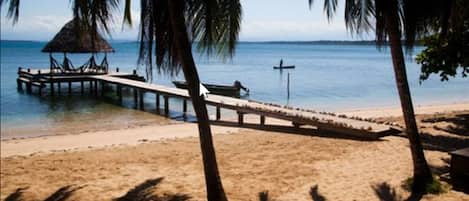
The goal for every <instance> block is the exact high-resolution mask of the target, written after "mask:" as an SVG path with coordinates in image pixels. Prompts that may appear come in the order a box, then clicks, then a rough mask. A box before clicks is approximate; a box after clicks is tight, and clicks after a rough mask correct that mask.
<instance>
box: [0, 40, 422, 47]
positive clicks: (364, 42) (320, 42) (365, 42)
mask: <svg viewBox="0 0 469 201" xmlns="http://www.w3.org/2000/svg"><path fill="white" fill-rule="evenodd" d="M109 41H110V42H111V43H138V41H135V40H109ZM0 42H30V43H46V42H47V41H42V40H8V39H7V40H0ZM238 43H239V44H296V45H376V41H375V40H313V41H239V42H238ZM383 45H387V43H384V44H383ZM416 46H421V44H417V45H416Z"/></svg>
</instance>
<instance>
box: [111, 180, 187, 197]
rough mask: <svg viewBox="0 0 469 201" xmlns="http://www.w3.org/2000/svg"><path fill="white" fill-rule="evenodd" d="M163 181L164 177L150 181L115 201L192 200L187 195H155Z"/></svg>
mask: <svg viewBox="0 0 469 201" xmlns="http://www.w3.org/2000/svg"><path fill="white" fill-rule="evenodd" d="M161 181H163V177H160V178H156V179H148V180H146V181H144V182H143V183H141V184H139V185H137V186H135V187H134V188H133V189H130V190H129V191H128V192H127V193H126V194H125V195H123V196H122V197H119V198H116V199H113V201H186V200H188V199H190V196H188V195H186V194H163V195H156V194H154V190H155V189H156V187H157V186H158V184H160V183H161Z"/></svg>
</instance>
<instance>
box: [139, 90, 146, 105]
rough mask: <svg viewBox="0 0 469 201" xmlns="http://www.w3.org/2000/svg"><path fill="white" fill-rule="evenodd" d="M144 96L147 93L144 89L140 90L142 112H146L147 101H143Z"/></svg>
mask: <svg viewBox="0 0 469 201" xmlns="http://www.w3.org/2000/svg"><path fill="white" fill-rule="evenodd" d="M144 94H145V91H143V89H140V90H139V96H140V97H139V100H140V110H145V101H144V100H143V95H144Z"/></svg>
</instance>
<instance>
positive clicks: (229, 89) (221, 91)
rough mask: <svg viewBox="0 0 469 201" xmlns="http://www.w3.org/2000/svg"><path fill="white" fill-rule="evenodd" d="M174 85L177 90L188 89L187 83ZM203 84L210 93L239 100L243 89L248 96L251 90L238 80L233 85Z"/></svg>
mask: <svg viewBox="0 0 469 201" xmlns="http://www.w3.org/2000/svg"><path fill="white" fill-rule="evenodd" d="M173 84H174V86H176V87H177V88H180V89H187V83H186V82H185V81H173ZM202 84H203V85H204V86H205V88H207V90H208V91H210V93H211V94H217V95H222V96H231V97H236V98H239V97H241V89H242V90H243V91H245V92H246V94H249V89H248V88H246V87H244V86H243V85H242V84H241V82H240V81H238V80H236V81H235V82H234V83H233V85H217V84H205V83H202Z"/></svg>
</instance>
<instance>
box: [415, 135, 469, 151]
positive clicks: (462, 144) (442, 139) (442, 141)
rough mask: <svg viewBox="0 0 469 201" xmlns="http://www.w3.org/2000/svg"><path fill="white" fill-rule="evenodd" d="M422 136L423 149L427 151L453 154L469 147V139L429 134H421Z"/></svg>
mask: <svg viewBox="0 0 469 201" xmlns="http://www.w3.org/2000/svg"><path fill="white" fill-rule="evenodd" d="M420 136H421V139H422V145H423V148H424V149H426V150H432V151H441V152H451V151H455V150H458V149H462V148H466V147H469V139H463V138H458V137H451V136H447V135H432V134H429V133H421V134H420Z"/></svg>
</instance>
